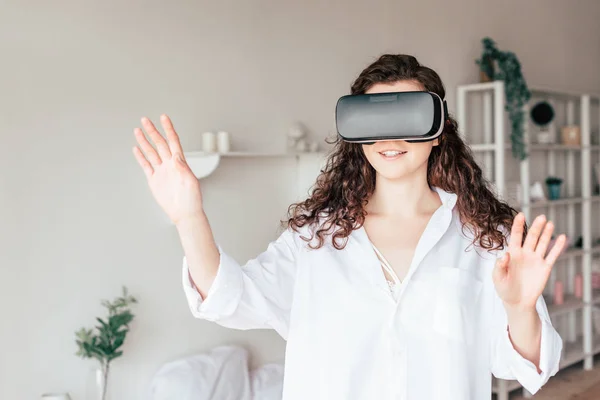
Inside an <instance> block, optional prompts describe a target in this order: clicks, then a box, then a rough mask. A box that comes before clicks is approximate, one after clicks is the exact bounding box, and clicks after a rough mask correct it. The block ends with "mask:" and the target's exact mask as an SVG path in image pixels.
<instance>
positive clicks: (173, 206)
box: [133, 115, 202, 224]
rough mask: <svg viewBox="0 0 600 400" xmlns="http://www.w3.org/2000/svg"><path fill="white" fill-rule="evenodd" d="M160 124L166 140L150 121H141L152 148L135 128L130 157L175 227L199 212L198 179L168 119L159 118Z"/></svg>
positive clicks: (199, 193)
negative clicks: (131, 156) (188, 163)
mask: <svg viewBox="0 0 600 400" xmlns="http://www.w3.org/2000/svg"><path fill="white" fill-rule="evenodd" d="M160 122H161V124H162V127H163V129H164V130H165V133H166V140H165V138H164V137H163V136H162V135H161V134H160V133H159V132H158V130H157V129H156V128H155V126H154V124H153V123H152V121H150V120H149V119H148V118H145V117H144V118H142V126H143V127H144V130H145V131H146V134H147V135H148V136H149V137H150V140H152V142H153V143H154V146H155V147H156V148H155V147H153V146H152V145H151V144H150V142H149V141H148V139H147V138H146V136H145V135H144V132H142V130H141V129H140V128H135V129H134V135H135V138H136V140H137V142H138V144H139V147H138V146H135V147H134V148H133V154H134V155H135V158H136V160H137V161H138V163H139V164H140V166H141V167H142V169H143V170H144V173H145V175H146V178H147V180H148V186H149V187H150V190H151V192H152V195H153V196H154V198H155V200H156V202H157V203H158V204H159V205H160V206H161V207H162V209H163V210H164V211H165V213H167V215H168V216H169V218H170V219H171V221H173V223H175V224H177V223H178V222H180V221H182V220H183V219H184V218H186V217H192V216H195V215H198V214H199V213H201V212H202V195H201V192H200V184H199V182H198V179H197V178H196V177H195V176H194V173H193V172H192V171H191V169H190V167H189V166H188V165H187V163H186V161H185V157H184V154H183V150H182V149H181V143H180V141H179V136H178V135H177V133H176V132H175V128H173V124H172V123H171V120H170V119H169V117H168V116H166V115H161V117H160Z"/></svg>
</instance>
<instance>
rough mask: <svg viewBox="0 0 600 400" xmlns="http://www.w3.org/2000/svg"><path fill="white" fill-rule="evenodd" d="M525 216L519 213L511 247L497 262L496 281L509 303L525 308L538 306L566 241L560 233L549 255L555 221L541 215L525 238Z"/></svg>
mask: <svg viewBox="0 0 600 400" xmlns="http://www.w3.org/2000/svg"><path fill="white" fill-rule="evenodd" d="M524 224H525V216H524V215H523V214H522V213H519V214H518V215H517V216H516V217H515V219H514V221H513V225H512V229H511V233H510V239H509V243H508V251H507V252H506V253H505V255H504V256H503V257H502V258H500V259H499V260H498V261H497V262H496V266H495V268H494V274H493V279H494V285H495V287H496V292H497V293H498V296H500V298H501V299H502V301H503V302H504V304H505V305H508V306H514V307H518V308H522V309H526V308H535V303H536V301H537V299H538V298H539V296H540V295H541V294H542V292H543V290H544V287H545V286H546V282H547V281H548V277H549V276H550V272H551V271H552V267H553V266H554V263H556V260H557V258H558V256H559V255H560V253H561V252H562V249H563V247H564V245H565V242H566V237H565V235H560V236H559V237H558V239H557V240H556V243H555V245H554V246H553V247H552V249H551V250H550V252H549V253H548V254H547V255H546V251H547V250H548V245H549V244H550V241H551V239H552V232H553V231H554V225H553V224H552V222H550V221H546V217H545V216H544V215H540V216H538V217H537V218H536V219H535V221H534V222H533V225H532V226H531V229H530V230H529V232H528V233H527V237H526V238H525V242H523V231H524Z"/></svg>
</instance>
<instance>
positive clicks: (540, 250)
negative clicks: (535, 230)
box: [535, 221, 554, 257]
mask: <svg viewBox="0 0 600 400" xmlns="http://www.w3.org/2000/svg"><path fill="white" fill-rule="evenodd" d="M553 232H554V224H553V223H552V221H548V223H547V224H546V227H545V228H544V232H542V236H540V240H539V241H538V244H537V247H536V248H535V252H536V253H537V254H539V255H540V256H541V257H544V256H545V255H546V250H548V245H549V244H550V240H552V233H553Z"/></svg>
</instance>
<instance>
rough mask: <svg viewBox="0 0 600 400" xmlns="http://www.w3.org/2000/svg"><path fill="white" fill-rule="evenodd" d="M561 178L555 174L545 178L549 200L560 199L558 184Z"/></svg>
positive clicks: (559, 184) (560, 182)
mask: <svg viewBox="0 0 600 400" xmlns="http://www.w3.org/2000/svg"><path fill="white" fill-rule="evenodd" d="M562 181H563V180H562V179H561V178H558V177H556V176H549V177H547V178H546V186H548V198H549V199H550V200H558V199H560V186H561V184H562Z"/></svg>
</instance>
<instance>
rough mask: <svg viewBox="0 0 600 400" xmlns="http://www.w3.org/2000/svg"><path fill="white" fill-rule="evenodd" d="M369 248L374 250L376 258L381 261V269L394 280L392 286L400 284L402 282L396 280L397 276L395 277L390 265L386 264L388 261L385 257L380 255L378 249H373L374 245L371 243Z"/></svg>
mask: <svg viewBox="0 0 600 400" xmlns="http://www.w3.org/2000/svg"><path fill="white" fill-rule="evenodd" d="M371 246H373V250H375V253H376V254H377V258H379V261H381V266H382V267H383V269H384V270H385V271H386V272H387V273H388V274H389V275H390V276H391V277H392V279H393V280H394V284H396V285H397V284H399V283H402V281H400V279H398V275H396V273H395V272H394V269H393V268H392V266H391V265H390V263H389V262H388V260H386V259H385V257H384V256H383V254H381V252H380V251H379V249H378V248H377V247H375V245H374V244H373V243H371Z"/></svg>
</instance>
